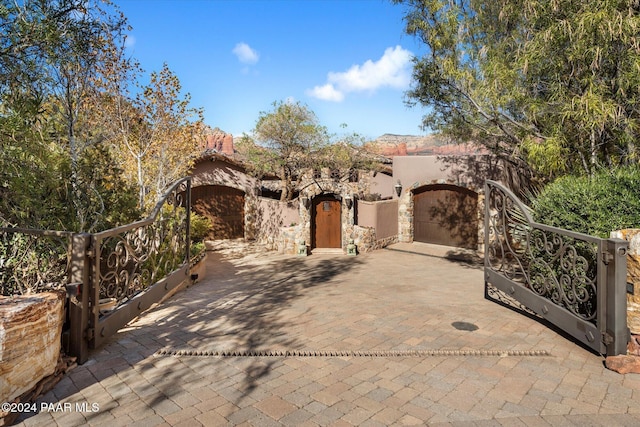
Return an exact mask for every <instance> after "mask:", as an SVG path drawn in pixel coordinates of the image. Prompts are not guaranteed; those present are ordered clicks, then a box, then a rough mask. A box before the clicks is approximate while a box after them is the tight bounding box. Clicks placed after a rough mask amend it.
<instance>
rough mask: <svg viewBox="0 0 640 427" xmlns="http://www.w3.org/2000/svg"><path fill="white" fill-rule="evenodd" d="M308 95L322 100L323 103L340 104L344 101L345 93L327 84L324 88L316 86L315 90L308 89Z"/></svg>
mask: <svg viewBox="0 0 640 427" xmlns="http://www.w3.org/2000/svg"><path fill="white" fill-rule="evenodd" d="M306 94H307V95H309V96H312V97H314V98H318V99H322V100H323V101H334V102H340V101H342V100H343V99H344V93H342V92H340V91H339V90H336V88H335V87H334V86H333V85H332V84H331V83H327V84H326V85H324V86H316V87H314V88H313V89H308V90H307V91H306Z"/></svg>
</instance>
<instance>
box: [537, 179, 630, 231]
mask: <svg viewBox="0 0 640 427" xmlns="http://www.w3.org/2000/svg"><path fill="white" fill-rule="evenodd" d="M532 208H533V211H534V218H535V220H536V221H537V222H540V223H543V224H547V225H552V226H554V227H559V228H564V229H567V230H572V231H577V232H581V233H585V234H589V235H592V236H597V237H603V238H608V237H609V234H610V232H611V231H613V230H620V229H624V228H639V227H640V168H638V167H631V168H620V169H617V170H615V171H601V172H599V173H597V174H596V175H594V176H580V177H576V176H566V177H563V178H559V179H557V180H556V181H554V182H553V183H551V184H549V185H548V186H547V187H545V188H544V190H543V191H542V192H541V193H540V194H539V195H538V197H536V198H535V200H534V202H533V204H532Z"/></svg>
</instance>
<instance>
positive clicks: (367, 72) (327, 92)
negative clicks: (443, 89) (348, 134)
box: [307, 46, 413, 102]
mask: <svg viewBox="0 0 640 427" xmlns="http://www.w3.org/2000/svg"><path fill="white" fill-rule="evenodd" d="M412 56H413V54H412V53H411V52H410V51H408V50H406V49H403V48H402V47H401V46H396V47H395V48H391V47H389V48H387V49H386V50H385V51H384V55H382V57H381V58H380V59H379V60H377V61H375V62H374V61H372V60H370V59H369V60H367V61H366V62H365V63H364V64H362V65H354V66H352V67H351V68H349V69H348V70H347V71H344V72H329V74H328V75H327V83H326V84H325V85H323V86H316V87H314V88H313V89H311V90H308V91H307V94H308V95H309V96H313V97H315V98H318V99H322V100H325V101H334V102H340V101H342V100H343V99H344V96H345V94H346V93H349V92H361V91H369V92H373V91H375V90H376V89H378V88H381V87H392V88H396V89H404V88H406V87H407V86H408V85H409V83H410V81H411V67H410V65H411V58H412Z"/></svg>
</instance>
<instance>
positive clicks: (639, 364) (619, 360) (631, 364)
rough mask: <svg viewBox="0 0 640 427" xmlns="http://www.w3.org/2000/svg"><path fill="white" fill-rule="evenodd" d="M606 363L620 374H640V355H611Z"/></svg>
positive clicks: (608, 367)
mask: <svg viewBox="0 0 640 427" xmlns="http://www.w3.org/2000/svg"><path fill="white" fill-rule="evenodd" d="M604 364H605V366H606V367H607V369H610V370H612V371H615V372H617V373H619V374H630V373H631V374H640V357H637V356H626V355H620V356H609V357H607V359H606V360H605V362H604Z"/></svg>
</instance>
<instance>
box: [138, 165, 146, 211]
mask: <svg viewBox="0 0 640 427" xmlns="http://www.w3.org/2000/svg"><path fill="white" fill-rule="evenodd" d="M136 162H137V166H138V204H139V205H140V209H142V210H144V195H145V194H144V175H143V171H142V156H140V155H138V156H136Z"/></svg>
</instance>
